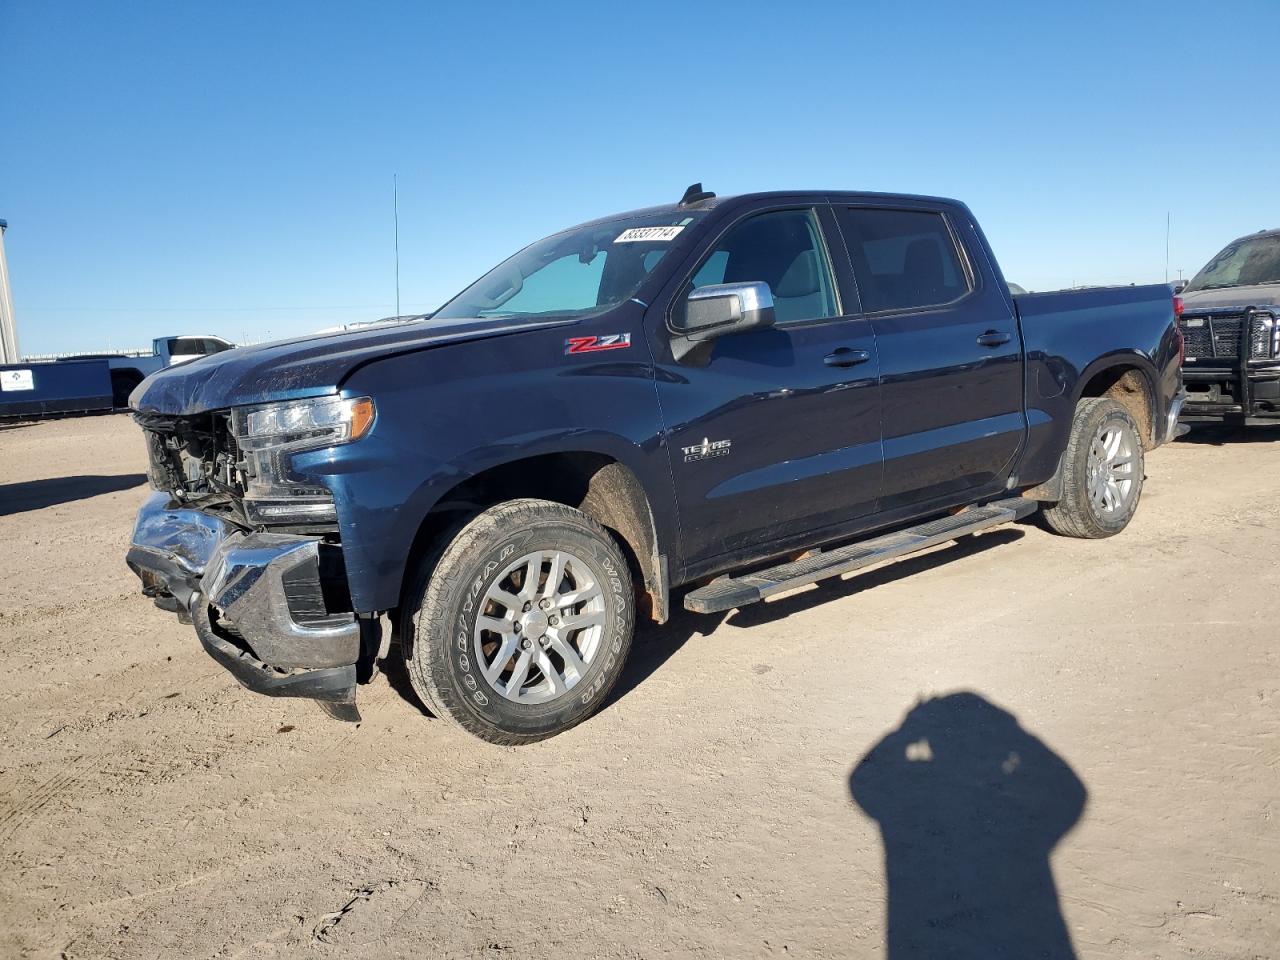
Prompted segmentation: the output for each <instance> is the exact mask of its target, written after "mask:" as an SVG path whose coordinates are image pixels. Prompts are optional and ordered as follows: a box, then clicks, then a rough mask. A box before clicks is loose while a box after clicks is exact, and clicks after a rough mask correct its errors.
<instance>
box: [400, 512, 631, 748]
mask: <svg viewBox="0 0 1280 960" xmlns="http://www.w3.org/2000/svg"><path fill="white" fill-rule="evenodd" d="M406 601H407V602H406V604H405V608H404V609H405V613H404V620H403V622H402V632H403V636H404V638H405V645H406V649H405V660H406V662H407V664H408V670H409V677H410V679H411V680H412V682H413V686H414V689H415V690H416V691H417V692H418V695H419V696H420V697H422V699H423V700H424V701H425V702H426V704H427V706H428V707H429V708H430V709H431V712H432V713H434V714H435V715H436V716H438V717H442V718H446V719H449V720H452V721H453V722H454V723H457V724H458V725H459V726H461V727H462V728H463V729H465V730H467V731H468V732H469V733H472V734H474V735H475V736H477V737H480V738H481V739H484V740H488V741H491V742H493V743H502V744H518V743H529V742H532V741H534V740H542V739H544V738H546V737H550V736H554V735H555V734H557V733H561V732H562V731H564V730H567V729H569V728H570V727H572V726H573V725H574V724H576V723H579V722H581V721H582V720H584V719H585V718H586V717H588V716H589V715H590V714H591V713H592V711H594V710H595V709H596V707H597V706H598V705H599V704H600V702H601V701H602V700H603V699H604V697H605V696H606V694H607V693H608V692H609V690H610V689H611V688H612V687H613V684H614V682H615V681H616V680H617V679H618V675H619V673H621V671H622V665H623V662H624V661H625V659H626V655H627V651H628V650H629V649H630V646H631V634H632V630H633V627H634V623H635V617H634V604H633V602H632V590H631V577H630V574H629V571H628V568H627V564H626V560H625V559H624V558H623V556H622V553H621V552H620V551H619V549H618V546H617V544H616V543H615V542H614V540H613V538H612V537H611V536H610V535H609V533H608V532H607V531H606V530H605V529H604V528H603V527H601V526H600V525H599V524H597V523H596V522H595V521H593V520H592V519H591V518H589V517H587V516H586V515H585V514H583V513H581V512H580V511H578V510H574V509H573V508H571V507H567V506H564V505H563V504H559V503H551V502H548V501H544V500H512V501H509V502H507V503H501V504H498V505H497V506H495V507H491V508H489V509H488V510H486V511H484V512H483V513H481V514H480V515H479V516H477V517H475V518H474V519H473V520H471V522H469V523H468V524H467V525H466V526H464V527H463V528H462V529H461V530H460V531H459V532H458V533H457V535H456V536H455V537H454V538H453V540H452V541H451V542H450V543H449V544H448V546H446V547H445V548H444V550H443V552H442V553H441V554H440V555H439V557H438V559H436V560H435V562H434V563H432V562H431V561H430V560H428V562H427V563H426V564H424V568H423V570H422V571H421V572H420V574H419V579H418V584H417V588H416V589H415V590H414V591H413V593H412V595H411V596H410V597H408V598H406Z"/></svg>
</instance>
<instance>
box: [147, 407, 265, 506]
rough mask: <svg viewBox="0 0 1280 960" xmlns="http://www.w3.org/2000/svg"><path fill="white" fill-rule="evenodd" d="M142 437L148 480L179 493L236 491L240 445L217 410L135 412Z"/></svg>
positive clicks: (183, 495) (195, 494) (185, 495)
mask: <svg viewBox="0 0 1280 960" xmlns="http://www.w3.org/2000/svg"><path fill="white" fill-rule="evenodd" d="M134 419H136V420H137V421H138V424H139V425H140V426H141V427H142V429H143V432H144V435H145V436H146V440H147V454H148V467H147V474H148V476H149V478H150V480H151V484H152V486H154V487H155V488H156V489H158V490H166V491H168V492H170V493H173V494H175V495H176V496H178V497H179V498H180V499H187V498H191V497H199V496H208V495H210V494H224V495H225V494H229V495H231V496H233V497H236V496H239V495H240V494H241V489H240V482H239V474H238V470H237V467H238V461H239V457H240V451H239V448H238V445H237V444H236V442H235V438H234V437H233V436H232V434H231V429H230V422H229V418H228V417H227V415H226V414H223V413H214V414H201V415H197V416H192V417H176V416H162V415H159V414H141V413H140V414H136V415H135V417H134Z"/></svg>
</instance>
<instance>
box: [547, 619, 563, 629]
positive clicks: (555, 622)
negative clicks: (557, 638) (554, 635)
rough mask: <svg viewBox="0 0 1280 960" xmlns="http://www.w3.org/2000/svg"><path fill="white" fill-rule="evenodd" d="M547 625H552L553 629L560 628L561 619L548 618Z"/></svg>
mask: <svg viewBox="0 0 1280 960" xmlns="http://www.w3.org/2000/svg"><path fill="white" fill-rule="evenodd" d="M547 623H549V624H551V626H553V627H558V626H560V618H559V617H547Z"/></svg>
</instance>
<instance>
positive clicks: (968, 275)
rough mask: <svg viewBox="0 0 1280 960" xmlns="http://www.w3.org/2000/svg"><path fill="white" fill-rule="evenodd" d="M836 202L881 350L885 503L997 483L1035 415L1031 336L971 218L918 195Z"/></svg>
mask: <svg viewBox="0 0 1280 960" xmlns="http://www.w3.org/2000/svg"><path fill="white" fill-rule="evenodd" d="M836 211H837V218H838V220H839V223H840V228H841V231H842V232H843V234H844V238H845V242H846V245H847V247H848V250H849V256H850V259H851V261H852V263H853V269H854V273H855V275H856V276H857V280H858V292H859V295H860V296H861V299H862V304H863V308H864V309H865V310H866V311H867V316H868V317H869V318H870V322H871V326H872V328H873V330H874V332H875V338H876V344H877V346H878V348H879V351H880V386H881V402H882V404H883V409H884V457H885V464H884V485H883V488H882V490H881V497H880V510H881V511H887V510H894V509H897V508H901V507H907V506H910V505H913V504H925V503H927V502H929V501H934V500H939V501H941V500H948V499H950V500H954V499H957V498H959V497H961V495H963V494H964V493H965V492H973V491H977V490H980V489H988V488H990V489H996V488H998V487H999V486H1000V485H1001V484H1002V483H1003V479H1004V477H1005V475H1006V473H1007V471H1008V470H1009V469H1010V468H1011V466H1012V463H1013V460H1014V457H1015V455H1016V454H1017V451H1018V448H1019V445H1020V444H1021V442H1022V438H1023V435H1024V431H1025V426H1026V421H1025V416H1024V413H1023V389H1022V382H1023V380H1022V378H1023V374H1022V343H1021V337H1020V333H1019V329H1018V325H1017V321H1016V319H1015V317H1014V315H1013V312H1012V309H1011V307H1010V305H1009V302H1008V299H1007V298H1006V297H1005V295H1004V292H1003V291H1001V290H1000V289H998V287H997V285H996V283H995V281H994V278H993V276H992V275H991V274H990V272H989V271H987V269H986V268H985V265H984V259H983V255H982V251H981V249H980V248H978V247H977V241H976V239H971V238H974V233H973V232H970V231H971V225H970V224H969V223H968V222H967V220H966V219H963V218H962V211H960V210H953V209H949V208H946V207H941V206H938V207H933V206H929V205H927V204H915V203H914V202H911V201H903V202H902V203H901V205H899V203H898V202H896V201H895V202H894V203H893V205H892V206H885V205H874V204H854V203H838V204H836ZM962 238H964V239H963V240H962Z"/></svg>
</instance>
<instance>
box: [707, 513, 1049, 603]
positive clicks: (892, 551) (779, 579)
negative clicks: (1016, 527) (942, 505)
mask: <svg viewBox="0 0 1280 960" xmlns="http://www.w3.org/2000/svg"><path fill="white" fill-rule="evenodd" d="M1039 507H1040V504H1039V503H1037V502H1036V501H1034V500H1026V499H1024V498H1022V497H1010V498H1009V499H1007V500H997V501H996V502H994V503H988V504H987V505H986V506H982V507H975V508H973V509H971V510H965V511H963V512H961V513H957V514H952V515H950V516H946V517H940V518H938V519H937V520H930V521H929V522H928V523H922V524H919V525H917V526H914V527H908V528H907V529H905V530H899V531H897V532H896V533H888V534H885V535H884V536H882V537H876V538H874V539H872V540H862V541H860V542H858V543H851V544H849V545H848V546H844V547H836V548H834V549H831V550H824V551H823V552H821V553H816V554H814V555H812V556H808V557H804V558H803V559H801V560H792V561H791V562H790V563H780V564H778V565H777V566H776V567H770V568H769V569H768V570H758V571H756V572H755V573H746V574H743V575H742V576H740V577H725V578H722V579H720V580H715V581H713V582H711V583H709V584H707V585H706V586H705V587H699V588H698V589H697V590H691V591H690V592H689V593H687V594H685V598H684V607H685V609H686V610H692V611H693V612H694V613H719V612H721V611H723V610H732V609H734V608H735V607H745V606H747V604H751V603H755V602H757V601H759V600H764V599H765V598H766V597H771V596H773V595H774V594H776V593H785V592H786V591H788V590H794V589H796V588H797V587H803V586H807V585H808V584H810V583H815V582H817V581H818V580H825V579H826V578H827V577H838V576H840V575H841V574H844V573H849V572H851V571H853V570H858V569H860V568H862V567H869V566H871V565H872V564H874V563H882V562H884V561H885V560H895V559H897V558H898V557H905V556H906V555H907V554H909V553H916V552H917V551H920V550H926V549H928V548H929V547H934V546H937V545H938V544H940V543H946V542H947V541H949V540H955V539H958V538H959V537H963V536H966V535H968V534H970V533H978V532H979V531H981V530H988V529H990V528H991V527H998V526H1001V525H1003V524H1006V523H1013V522H1014V521H1015V520H1021V519H1022V518H1023V517H1026V516H1030V515H1031V514H1033V513H1035V512H1036V510H1037V509H1039Z"/></svg>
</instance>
